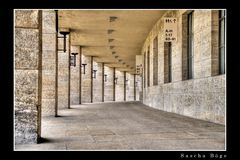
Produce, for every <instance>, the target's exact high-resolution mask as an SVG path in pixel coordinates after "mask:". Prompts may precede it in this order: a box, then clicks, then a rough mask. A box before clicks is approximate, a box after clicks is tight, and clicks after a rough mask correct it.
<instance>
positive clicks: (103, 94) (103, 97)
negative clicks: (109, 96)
mask: <svg viewBox="0 0 240 160" xmlns="http://www.w3.org/2000/svg"><path fill="white" fill-rule="evenodd" d="M104 74H105V73H104V63H102V102H104Z"/></svg>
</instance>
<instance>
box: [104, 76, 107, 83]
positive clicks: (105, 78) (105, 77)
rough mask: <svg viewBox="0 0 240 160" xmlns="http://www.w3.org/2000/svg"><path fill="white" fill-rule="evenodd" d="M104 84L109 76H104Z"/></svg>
mask: <svg viewBox="0 0 240 160" xmlns="http://www.w3.org/2000/svg"><path fill="white" fill-rule="evenodd" d="M104 82H107V75H106V74H104Z"/></svg>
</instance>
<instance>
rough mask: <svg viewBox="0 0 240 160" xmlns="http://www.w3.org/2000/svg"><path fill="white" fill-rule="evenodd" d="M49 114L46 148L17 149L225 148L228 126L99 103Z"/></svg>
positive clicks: (140, 107) (44, 132) (44, 130)
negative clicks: (58, 115)
mask: <svg viewBox="0 0 240 160" xmlns="http://www.w3.org/2000/svg"><path fill="white" fill-rule="evenodd" d="M59 114H60V117H57V118H56V117H54V116H43V120H42V137H43V138H44V139H45V141H44V142H43V143H41V144H23V145H16V146H15V147H16V148H15V149H16V150H224V149H225V126H223V125H220V124H215V123H211V122H207V121H202V120H197V119H193V118H189V117H185V116H181V115H177V114H174V113H169V112H164V111H160V110H156V109H153V108H149V107H147V106H145V105H143V104H141V103H138V102H135V103H132V102H129V103H128V102H124V103H120V102H118V103H99V104H83V105H74V106H72V107H71V109H61V110H60V111H59Z"/></svg>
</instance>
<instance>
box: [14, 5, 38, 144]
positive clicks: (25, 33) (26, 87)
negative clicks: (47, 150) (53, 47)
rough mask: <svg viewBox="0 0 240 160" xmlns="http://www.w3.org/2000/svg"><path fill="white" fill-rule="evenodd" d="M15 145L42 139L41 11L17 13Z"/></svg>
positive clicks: (21, 11)
mask: <svg viewBox="0 0 240 160" xmlns="http://www.w3.org/2000/svg"><path fill="white" fill-rule="evenodd" d="M14 73H15V106H14V110H15V117H14V118H15V143H16V144H20V143H37V142H38V141H39V139H40V137H41V104H42V101H41V100H42V97H41V95H42V11H39V10H15V71H14Z"/></svg>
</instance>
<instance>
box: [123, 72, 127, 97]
mask: <svg viewBox="0 0 240 160" xmlns="http://www.w3.org/2000/svg"><path fill="white" fill-rule="evenodd" d="M123 100H124V101H126V71H124V72H123Z"/></svg>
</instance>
